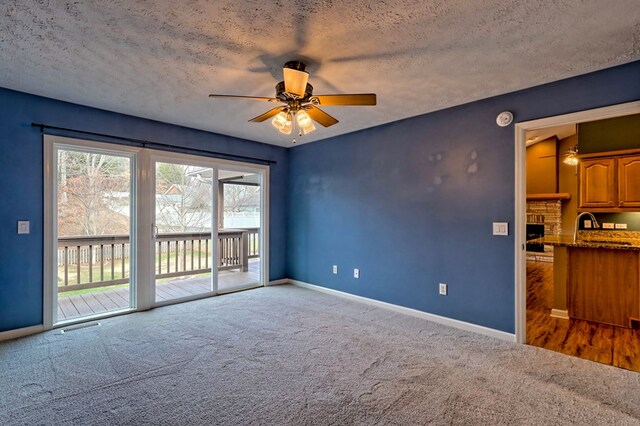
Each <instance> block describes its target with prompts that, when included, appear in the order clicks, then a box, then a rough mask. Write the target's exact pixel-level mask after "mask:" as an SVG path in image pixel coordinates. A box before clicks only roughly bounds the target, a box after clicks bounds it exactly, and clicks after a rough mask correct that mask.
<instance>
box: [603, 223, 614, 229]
mask: <svg viewBox="0 0 640 426" xmlns="http://www.w3.org/2000/svg"><path fill="white" fill-rule="evenodd" d="M602 229H615V224H613V223H607V222H605V223H603V224H602Z"/></svg>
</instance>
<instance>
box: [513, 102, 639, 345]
mask: <svg viewBox="0 0 640 426" xmlns="http://www.w3.org/2000/svg"><path fill="white" fill-rule="evenodd" d="M639 113H640V101H633V102H627V103H623V104H618V105H612V106H606V107H602V108H595V109H590V110H585V111H578V112H573V113H569V114H563V115H557V116H553V117H546V118H540V119H537V120H530V121H524V122H521V123H516V125H515V218H514V229H515V243H514V244H515V245H514V249H515V250H514V252H515V268H514V270H515V322H516V324H515V325H516V341H517V342H518V343H525V342H526V338H527V263H526V248H525V242H526V222H527V221H526V212H527V194H526V155H527V147H526V139H527V138H526V134H527V132H528V131H531V130H536V129H542V128H545V127H552V126H561V125H565V124H578V123H585V122H587V121H595V120H604V119H607V118H615V117H621V116H625V115H631V114H639Z"/></svg>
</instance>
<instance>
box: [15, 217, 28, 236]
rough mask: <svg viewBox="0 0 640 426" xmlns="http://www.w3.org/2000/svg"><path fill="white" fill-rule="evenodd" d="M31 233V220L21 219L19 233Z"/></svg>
mask: <svg viewBox="0 0 640 426" xmlns="http://www.w3.org/2000/svg"><path fill="white" fill-rule="evenodd" d="M28 233H29V221H28V220H19V221H18V234H28Z"/></svg>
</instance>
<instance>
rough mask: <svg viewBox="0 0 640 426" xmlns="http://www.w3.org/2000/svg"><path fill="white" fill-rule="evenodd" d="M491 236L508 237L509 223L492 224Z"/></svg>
mask: <svg viewBox="0 0 640 426" xmlns="http://www.w3.org/2000/svg"><path fill="white" fill-rule="evenodd" d="M493 235H509V222H493Z"/></svg>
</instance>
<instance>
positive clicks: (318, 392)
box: [0, 286, 640, 425]
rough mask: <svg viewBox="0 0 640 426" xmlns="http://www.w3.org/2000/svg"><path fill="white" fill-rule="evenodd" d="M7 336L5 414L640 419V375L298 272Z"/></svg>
mask: <svg viewBox="0 0 640 426" xmlns="http://www.w3.org/2000/svg"><path fill="white" fill-rule="evenodd" d="M102 324H103V325H102V326H100V327H92V328H85V329H80V330H75V331H72V332H70V333H65V334H60V331H55V330H54V331H51V332H47V333H43V334H40V335H37V336H31V337H28V338H24V339H20V340H16V341H12V342H7V343H4V344H0V365H1V366H2V369H1V370H0V424H2V425H6V424H28V425H35V424H52V425H66V424H74V425H80V424H145V423H151V424H167V425H187V424H189V425H197V424H224V425H244V424H250V425H286V424H292V425H316V424H317V425H351V424H363V425H365V424H366V425H370V424H397V425H409V424H491V425H495V424H510V425H518V424H535V425H539V424H554V425H558V424H590V425H595V424H615V425H625V424H639V423H640V422H639V420H638V419H640V374H637V373H632V372H628V371H624V370H619V369H616V368H613V367H609V366H604V365H600V364H595V363H592V362H589V361H584V360H580V359H576V358H571V357H568V356H563V355H560V354H556V353H553V352H549V351H545V350H542V349H537V348H533V347H528V346H523V345H516V344H511V343H505V342H502V341H499V340H495V339H491V338H488V337H484V336H480V335H475V334H472V333H466V332H462V331H459V330H456V329H452V328H448V327H445V326H441V325H437V324H433V323H429V322H426V321H424V320H420V319H416V318H412V317H408V316H403V315H400V314H397V313H393V312H390V311H386V310H382V309H378V308H373V307H370V306H367V305H363V304H359V303H356V302H350V301H346V300H343V299H340V298H337V297H334V296H329V295H324V294H320V293H317V292H313V291H310V290H305V289H300V288H296V287H292V286H280V287H270V288H263V289H258V290H252V291H247V292H242V293H236V294H230V295H226V296H221V297H216V298H211V299H206V300H200V301H197V302H191V303H184V304H181V305H174V306H169V307H164V308H159V309H155V310H152V311H149V312H144V313H136V314H132V315H128V316H122V317H117V318H112V319H108V320H104V321H102Z"/></svg>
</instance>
